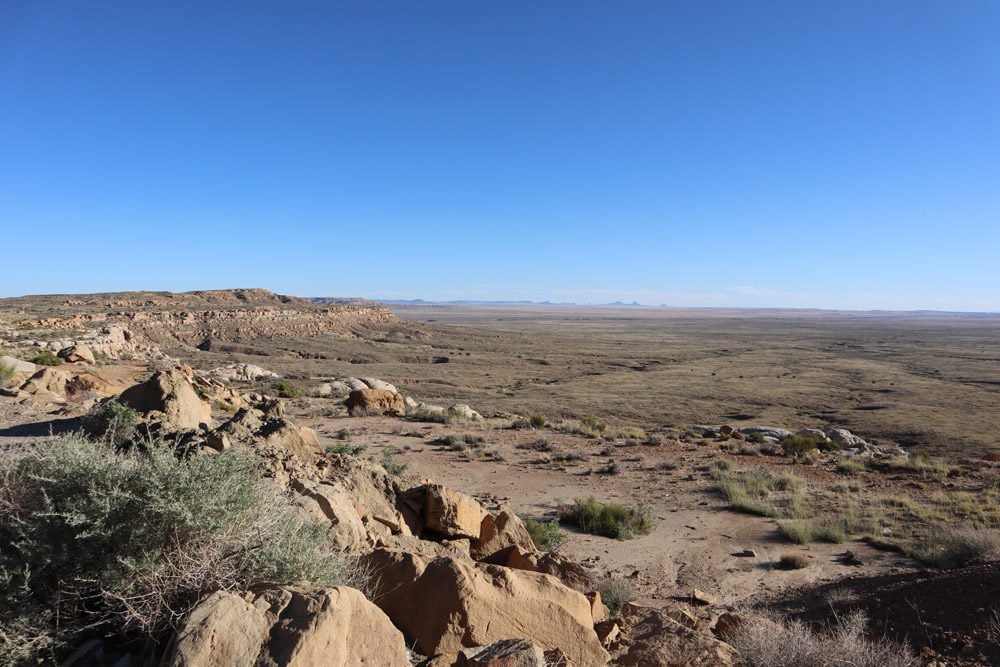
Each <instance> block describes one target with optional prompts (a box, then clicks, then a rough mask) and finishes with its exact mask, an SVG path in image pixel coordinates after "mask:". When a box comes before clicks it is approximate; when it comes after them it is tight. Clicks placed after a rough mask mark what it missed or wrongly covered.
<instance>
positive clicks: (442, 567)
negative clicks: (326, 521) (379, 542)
mask: <svg viewBox="0 0 1000 667" xmlns="http://www.w3.org/2000/svg"><path fill="white" fill-rule="evenodd" d="M363 562H364V563H365V564H366V565H367V566H368V567H369V568H370V571H371V573H372V581H373V587H374V588H375V592H374V594H373V596H372V599H373V601H374V602H375V604H377V605H378V606H379V607H380V608H381V609H382V610H383V611H385V613H386V614H388V616H389V618H391V619H392V621H393V623H395V624H396V626H397V627H399V628H400V629H402V630H403V632H404V633H405V634H406V636H407V638H408V639H410V640H412V641H413V642H414V643H415V645H416V646H417V648H418V649H419V650H420V651H421V652H422V653H424V654H425V655H439V654H449V653H458V652H460V651H462V650H463V649H466V648H470V647H474V646H485V645H488V644H491V643H493V642H496V641H501V640H504V639H510V638H512V637H516V638H523V639H527V640H529V641H532V642H534V643H536V644H538V645H539V646H541V647H542V648H544V649H557V648H558V649H560V650H562V651H563V652H564V653H565V654H566V655H567V656H568V658H569V660H570V662H571V663H572V664H574V665H577V666H578V667H592V666H595V665H604V664H606V663H607V659H608V654H607V653H606V652H605V651H604V648H603V647H602V646H601V642H600V640H599V639H598V638H597V634H596V633H595V632H594V627H593V626H594V618H593V616H592V613H591V606H590V602H589V601H588V600H587V598H586V597H585V596H584V595H582V594H581V593H578V592H576V591H574V590H572V589H570V588H567V587H566V586H563V585H562V584H561V583H559V581H558V580H557V579H555V578H554V577H550V576H548V575H545V574H537V573H532V572H519V571H517V570H511V569H508V568H505V567H500V566H497V565H487V564H484V563H473V562H470V561H464V560H458V559H454V558H437V559H435V560H433V561H430V562H427V561H424V560H423V559H422V558H420V557H418V556H416V555H414V554H409V553H400V552H390V551H385V550H376V551H373V552H372V553H371V554H369V555H367V556H366V557H365V558H364V559H363Z"/></svg>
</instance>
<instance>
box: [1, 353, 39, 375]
mask: <svg viewBox="0 0 1000 667" xmlns="http://www.w3.org/2000/svg"><path fill="white" fill-rule="evenodd" d="M0 366H7V367H8V368H12V369H13V370H14V372H15V373H18V374H21V375H34V373H35V371H36V370H38V367H37V366H35V364H33V363H31V362H30V361H24V360H22V359H18V358H17V357H12V356H10V355H8V354H5V355H3V356H2V357H0Z"/></svg>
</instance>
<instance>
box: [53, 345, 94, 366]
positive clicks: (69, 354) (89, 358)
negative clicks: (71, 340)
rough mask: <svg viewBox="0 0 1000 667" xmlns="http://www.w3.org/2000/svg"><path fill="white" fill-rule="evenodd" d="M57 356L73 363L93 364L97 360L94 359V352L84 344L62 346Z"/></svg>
mask: <svg viewBox="0 0 1000 667" xmlns="http://www.w3.org/2000/svg"><path fill="white" fill-rule="evenodd" d="M59 358H60V359H64V360H66V361H67V362H69V363H71V364H74V363H84V364H94V363H97V361H96V360H95V359H94V353H93V352H91V351H90V348H89V347H87V346H86V345H79V344H78V345H73V346H71V347H67V348H63V349H62V350H59Z"/></svg>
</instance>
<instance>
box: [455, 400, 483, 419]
mask: <svg viewBox="0 0 1000 667" xmlns="http://www.w3.org/2000/svg"><path fill="white" fill-rule="evenodd" d="M448 416H449V417H451V418H452V419H460V420H463V421H480V420H481V419H482V418H483V416H482V415H481V414H479V413H478V412H476V411H475V410H473V409H472V408H471V407H469V406H468V405H466V404H465V403H456V404H455V405H452V406H451V407H449V408H448Z"/></svg>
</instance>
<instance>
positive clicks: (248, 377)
mask: <svg viewBox="0 0 1000 667" xmlns="http://www.w3.org/2000/svg"><path fill="white" fill-rule="evenodd" d="M208 374H209V375H210V376H212V377H214V378H217V379H219V380H222V381H223V382H253V381H254V380H276V379H278V378H279V377H281V376H280V375H278V374H277V373H274V372H272V371H269V370H267V369H266V368H261V367H260V366H255V365H253V364H229V365H228V366H221V367H219V368H215V369H213V370H211V371H209V372H208Z"/></svg>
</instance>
